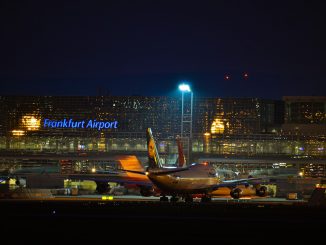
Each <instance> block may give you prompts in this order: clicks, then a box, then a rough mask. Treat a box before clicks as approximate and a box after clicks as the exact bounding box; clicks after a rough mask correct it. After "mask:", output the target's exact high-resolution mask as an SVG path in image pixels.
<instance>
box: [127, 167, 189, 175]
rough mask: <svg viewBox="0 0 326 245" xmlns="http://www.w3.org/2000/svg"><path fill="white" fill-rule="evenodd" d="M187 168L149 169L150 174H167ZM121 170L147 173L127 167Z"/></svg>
mask: <svg viewBox="0 0 326 245" xmlns="http://www.w3.org/2000/svg"><path fill="white" fill-rule="evenodd" d="M188 169H189V168H173V169H171V168H168V169H167V168H165V169H164V168H158V169H152V170H151V174H154V175H167V174H173V173H177V172H182V171H185V170H188ZM121 171H125V172H130V173H135V174H141V175H147V174H148V173H147V172H143V171H135V170H129V169H121Z"/></svg>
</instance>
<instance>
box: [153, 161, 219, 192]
mask: <svg viewBox="0 0 326 245" xmlns="http://www.w3.org/2000/svg"><path fill="white" fill-rule="evenodd" d="M148 178H149V179H150V180H151V181H152V182H153V183H154V185H156V186H157V187H158V188H159V189H160V190H162V191H163V192H165V193H168V194H199V193H206V194H207V193H209V192H211V191H212V190H213V189H212V188H213V187H214V186H216V185H218V184H219V183H220V179H219V178H218V177H216V175H215V171H214V170H213V169H211V168H207V167H206V166H198V165H196V166H191V167H190V168H189V169H188V170H185V171H182V172H177V173H173V174H166V175H156V174H151V172H149V174H148Z"/></svg>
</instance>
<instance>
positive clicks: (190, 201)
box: [185, 196, 194, 203]
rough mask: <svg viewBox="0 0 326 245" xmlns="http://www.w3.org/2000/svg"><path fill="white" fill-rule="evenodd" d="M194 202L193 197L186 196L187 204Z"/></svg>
mask: <svg viewBox="0 0 326 245" xmlns="http://www.w3.org/2000/svg"><path fill="white" fill-rule="evenodd" d="M193 201H194V199H193V197H192V196H186V197H185V202H187V203H192V202H193Z"/></svg>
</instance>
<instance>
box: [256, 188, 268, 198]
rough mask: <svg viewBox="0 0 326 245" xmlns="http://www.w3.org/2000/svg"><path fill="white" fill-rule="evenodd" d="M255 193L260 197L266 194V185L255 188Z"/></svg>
mask: <svg viewBox="0 0 326 245" xmlns="http://www.w3.org/2000/svg"><path fill="white" fill-rule="evenodd" d="M256 195H257V196H260V197H264V196H266V195H267V187H266V186H260V187H259V188H257V189H256Z"/></svg>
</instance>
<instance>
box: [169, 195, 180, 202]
mask: <svg viewBox="0 0 326 245" xmlns="http://www.w3.org/2000/svg"><path fill="white" fill-rule="evenodd" d="M178 200H179V198H178V197H174V196H172V197H171V198H170V202H177V201H178Z"/></svg>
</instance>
